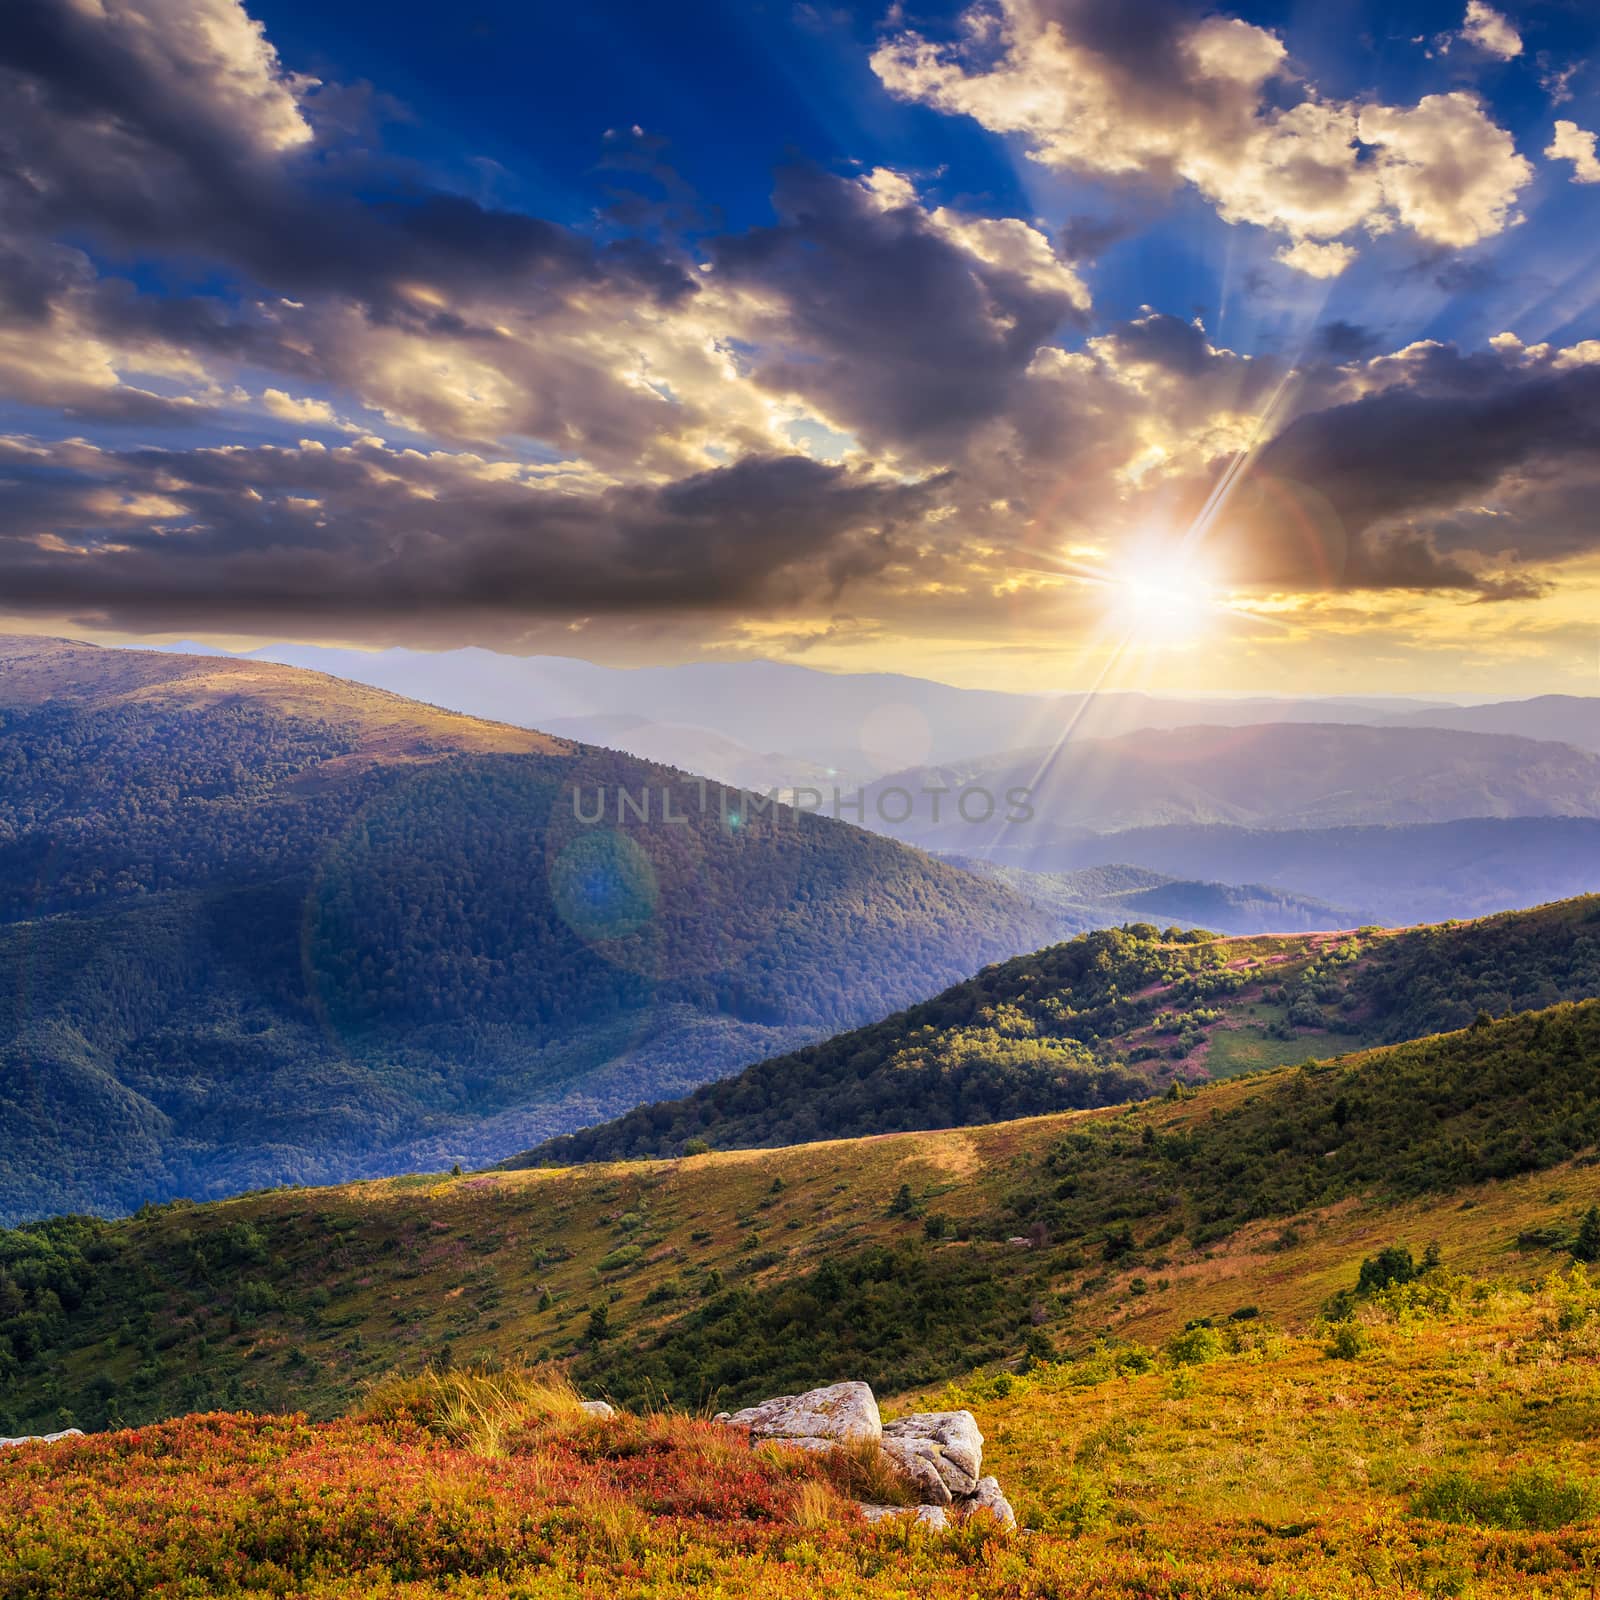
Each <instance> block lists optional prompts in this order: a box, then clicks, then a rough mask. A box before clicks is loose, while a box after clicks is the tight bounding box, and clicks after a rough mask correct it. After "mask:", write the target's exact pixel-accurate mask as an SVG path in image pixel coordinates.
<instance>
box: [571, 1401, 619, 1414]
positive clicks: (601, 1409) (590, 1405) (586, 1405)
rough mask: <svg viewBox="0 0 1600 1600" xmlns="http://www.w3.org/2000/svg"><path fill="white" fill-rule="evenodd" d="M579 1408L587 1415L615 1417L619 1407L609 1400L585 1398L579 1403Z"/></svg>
mask: <svg viewBox="0 0 1600 1600" xmlns="http://www.w3.org/2000/svg"><path fill="white" fill-rule="evenodd" d="M578 1409H579V1410H580V1411H581V1412H582V1413H583V1414H584V1416H586V1417H614V1416H616V1414H617V1408H616V1407H615V1406H614V1405H612V1404H611V1402H610V1401H609V1400H583V1401H580V1402H579V1404H578Z"/></svg>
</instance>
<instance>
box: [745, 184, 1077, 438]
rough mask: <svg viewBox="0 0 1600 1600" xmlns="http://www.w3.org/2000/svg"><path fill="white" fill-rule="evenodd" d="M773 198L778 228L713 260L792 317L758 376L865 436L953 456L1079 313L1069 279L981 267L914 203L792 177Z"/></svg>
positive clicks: (983, 263) (1017, 268) (758, 366)
mask: <svg viewBox="0 0 1600 1600" xmlns="http://www.w3.org/2000/svg"><path fill="white" fill-rule="evenodd" d="M773 200H774V205H775V208H776V210H777V213H778V217H779V222H778V224H777V226H776V227H771V228H760V229H756V230H754V231H752V232H750V233H747V234H743V235H740V236H738V237H734V238H726V239H723V240H722V241H720V243H719V244H718V246H717V248H716V264H717V270H718V272H719V273H720V274H722V275H724V276H725V277H726V278H727V279H728V280H729V281H730V282H732V283H734V284H736V285H739V286H740V287H743V288H748V289H750V290H753V291H755V292H756V293H758V294H760V295H762V296H764V297H775V298H777V299H778V300H779V301H780V302H781V304H782V307H783V327H782V329H781V330H779V332H778V336H777V338H778V344H779V349H778V350H776V351H775V352H772V353H768V354H765V355H762V356H760V357H758V358H757V360H756V363H755V375H756V378H757V380H758V381H759V382H761V383H763V384H764V385H766V386H768V387H770V388H774V389H779V390H784V391H787V392H793V393H798V394H802V395H805V396H806V397H807V398H809V399H810V400H812V401H813V402H814V403H815V404H817V405H819V406H821V407H822V408H823V409H824V410H825V411H826V412H827V414H828V415H829V416H830V417H834V418H837V419H840V420H842V421H844V422H846V423H847V424H849V425H850V426H851V427H853V428H854V429H856V430H857V431H858V432H859V433H860V434H861V435H862V436H863V437H864V438H868V439H871V440H874V441H877V442H887V443H890V444H900V445H910V446H922V447H927V448H930V449H938V448H951V447H953V446H955V445H956V444H957V443H958V442H959V441H960V439H961V438H962V437H963V436H964V435H965V434H966V433H967V432H968V431H969V430H970V429H971V428H972V427H973V426H975V425H976V424H978V423H981V422H983V421H986V420H987V419H989V418H991V417H995V416H997V415H999V414H1001V413H1002V412H1003V411H1004V410H1005V409H1006V406H1007V404H1008V401H1009V400H1010V399H1011V397H1012V395H1013V393H1014V390H1015V386H1016V383H1017V380H1018V379H1019V377H1020V375H1021V374H1022V373H1023V372H1024V370H1025V369H1026V368H1027V366H1028V363H1029V362H1030V361H1031V360H1032V359H1033V356H1034V353H1035V352H1036V351H1037V350H1038V348H1039V346H1040V345H1041V344H1043V343H1044V342H1045V341H1047V340H1048V339H1050V338H1051V337H1052V335H1054V334H1055V332H1056V331H1057V330H1058V329H1059V328H1060V327H1061V326H1062V324H1063V323H1066V322H1069V321H1071V320H1074V319H1076V318H1078V317H1079V315H1080V311H1079V307H1078V306H1077V305H1075V304H1074V300H1073V296H1072V294H1071V292H1070V291H1069V290H1068V288H1067V287H1066V286H1065V283H1064V280H1062V279H1051V278H1048V277H1044V278H1041V276H1040V275H1039V274H1037V273H1034V272H1030V271H1028V270H1026V269H1025V268H1024V267H1023V266H1021V265H1015V264H1008V263H997V262H996V261H991V260H984V259H982V258H981V257H979V256H978V255H976V254H975V253H974V251H973V249H972V248H971V247H970V244H964V243H963V242H962V239H961V237H960V236H959V235H957V234H955V233H953V232H952V231H950V230H949V229H944V228H941V227H940V226H939V225H938V224H937V223H936V221H935V220H934V219H933V218H932V217H930V216H929V214H928V213H927V212H926V211H925V210H924V209H923V208H922V207H921V206H919V205H917V204H914V203H911V202H910V201H909V199H908V200H907V201H906V202H905V203H898V204H896V203H885V201H884V200H883V199H881V198H880V197H879V196H878V195H876V194H874V193H873V192H872V191H870V190H869V189H868V188H866V187H865V186H864V185H863V184H861V183H858V182H851V181H849V180H847V179H844V178H840V177H836V176H834V175H832V174H830V173H826V172H822V171H820V170H818V169H817V168H815V167H808V166H796V167H790V168H788V169H787V170H785V171H784V172H782V173H780V174H779V178H778V183H777V187H776V191H775V193H774V196H773ZM1018 226H1019V227H1020V224H1019V225H1018ZM1063 270H1064V269H1063Z"/></svg>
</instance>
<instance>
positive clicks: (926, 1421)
mask: <svg viewBox="0 0 1600 1600" xmlns="http://www.w3.org/2000/svg"><path fill="white" fill-rule="evenodd" d="M883 1449H884V1451H885V1452H886V1453H887V1454H889V1455H891V1456H892V1457H893V1458H894V1459H895V1461H896V1462H899V1463H903V1464H904V1470H906V1471H907V1472H908V1473H910V1474H911V1475H912V1478H913V1481H916V1482H920V1481H921V1479H920V1478H919V1477H918V1476H917V1474H916V1473H915V1472H914V1471H913V1469H912V1468H911V1466H910V1465H909V1463H910V1462H911V1461H913V1460H918V1461H921V1462H924V1463H926V1464H927V1465H929V1466H931V1467H932V1468H933V1469H934V1470H935V1471H936V1472H937V1473H938V1475H939V1478H940V1481H941V1482H942V1483H943V1484H944V1487H945V1488H946V1489H947V1490H948V1491H949V1493H950V1494H951V1496H952V1497H956V1496H960V1495H968V1494H972V1493H974V1492H975V1491H976V1489H977V1487H978V1479H979V1477H980V1476H981V1475H982V1472H983V1435H982V1434H981V1433H979V1432H978V1419H977V1418H976V1417H974V1416H973V1414H972V1413H971V1412H970V1411H923V1412H919V1413H918V1414H917V1415H916V1416H911V1417H898V1418H896V1419H895V1421H893V1422H890V1423H886V1424H885V1425H884V1429H883ZM941 1503H942V1502H941Z"/></svg>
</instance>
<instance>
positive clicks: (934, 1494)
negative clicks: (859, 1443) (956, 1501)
mask: <svg viewBox="0 0 1600 1600" xmlns="http://www.w3.org/2000/svg"><path fill="white" fill-rule="evenodd" d="M878 1448H879V1449H880V1450H881V1451H882V1452H883V1454H884V1455H885V1456H887V1457H888V1458H889V1462H890V1464H891V1465H892V1466H893V1467H894V1469H895V1471H896V1472H898V1473H899V1474H900V1475H901V1476H902V1477H904V1478H906V1479H908V1480H909V1481H910V1483H911V1485H912V1487H913V1488H914V1489H915V1490H916V1491H917V1493H918V1494H919V1495H921V1496H922V1498H923V1499H924V1500H927V1501H930V1502H931V1503H932V1504H934V1505H937V1506H947V1505H949V1504H950V1502H951V1500H952V1499H953V1498H954V1496H953V1495H952V1494H951V1492H950V1485H949V1484H947V1483H946V1482H945V1480H944V1476H943V1474H941V1472H940V1471H939V1463H938V1461H937V1460H936V1459H935V1457H934V1454H933V1452H934V1451H935V1450H937V1448H938V1446H937V1445H932V1444H929V1443H928V1442H927V1441H926V1440H922V1439H891V1438H890V1437H889V1431H888V1429H887V1428H885V1429H884V1435H883V1443H882V1444H881V1445H880V1446H879V1447H878ZM969 1487H970V1486H969Z"/></svg>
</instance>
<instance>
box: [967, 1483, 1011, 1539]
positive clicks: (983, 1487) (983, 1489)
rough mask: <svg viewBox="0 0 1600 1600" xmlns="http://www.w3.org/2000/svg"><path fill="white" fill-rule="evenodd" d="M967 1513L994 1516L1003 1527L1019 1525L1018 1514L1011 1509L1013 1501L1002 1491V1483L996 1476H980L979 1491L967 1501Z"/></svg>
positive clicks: (971, 1515)
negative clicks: (1000, 1483)
mask: <svg viewBox="0 0 1600 1600" xmlns="http://www.w3.org/2000/svg"><path fill="white" fill-rule="evenodd" d="M967 1515H968V1516H969V1517H993V1518H994V1520H995V1521H996V1522H998V1523H999V1524H1000V1526H1001V1527H1002V1528H1014V1527H1016V1525H1017V1514H1016V1512H1015V1511H1013V1510H1012V1509H1011V1502H1010V1501H1009V1500H1007V1499H1006V1497H1005V1496H1004V1495H1003V1494H1001V1492H1000V1485H999V1483H998V1482H997V1481H996V1480H995V1479H994V1478H979V1479H978V1488H977V1492H976V1493H975V1494H974V1495H973V1496H972V1499H971V1500H970V1501H968V1502H967Z"/></svg>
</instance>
